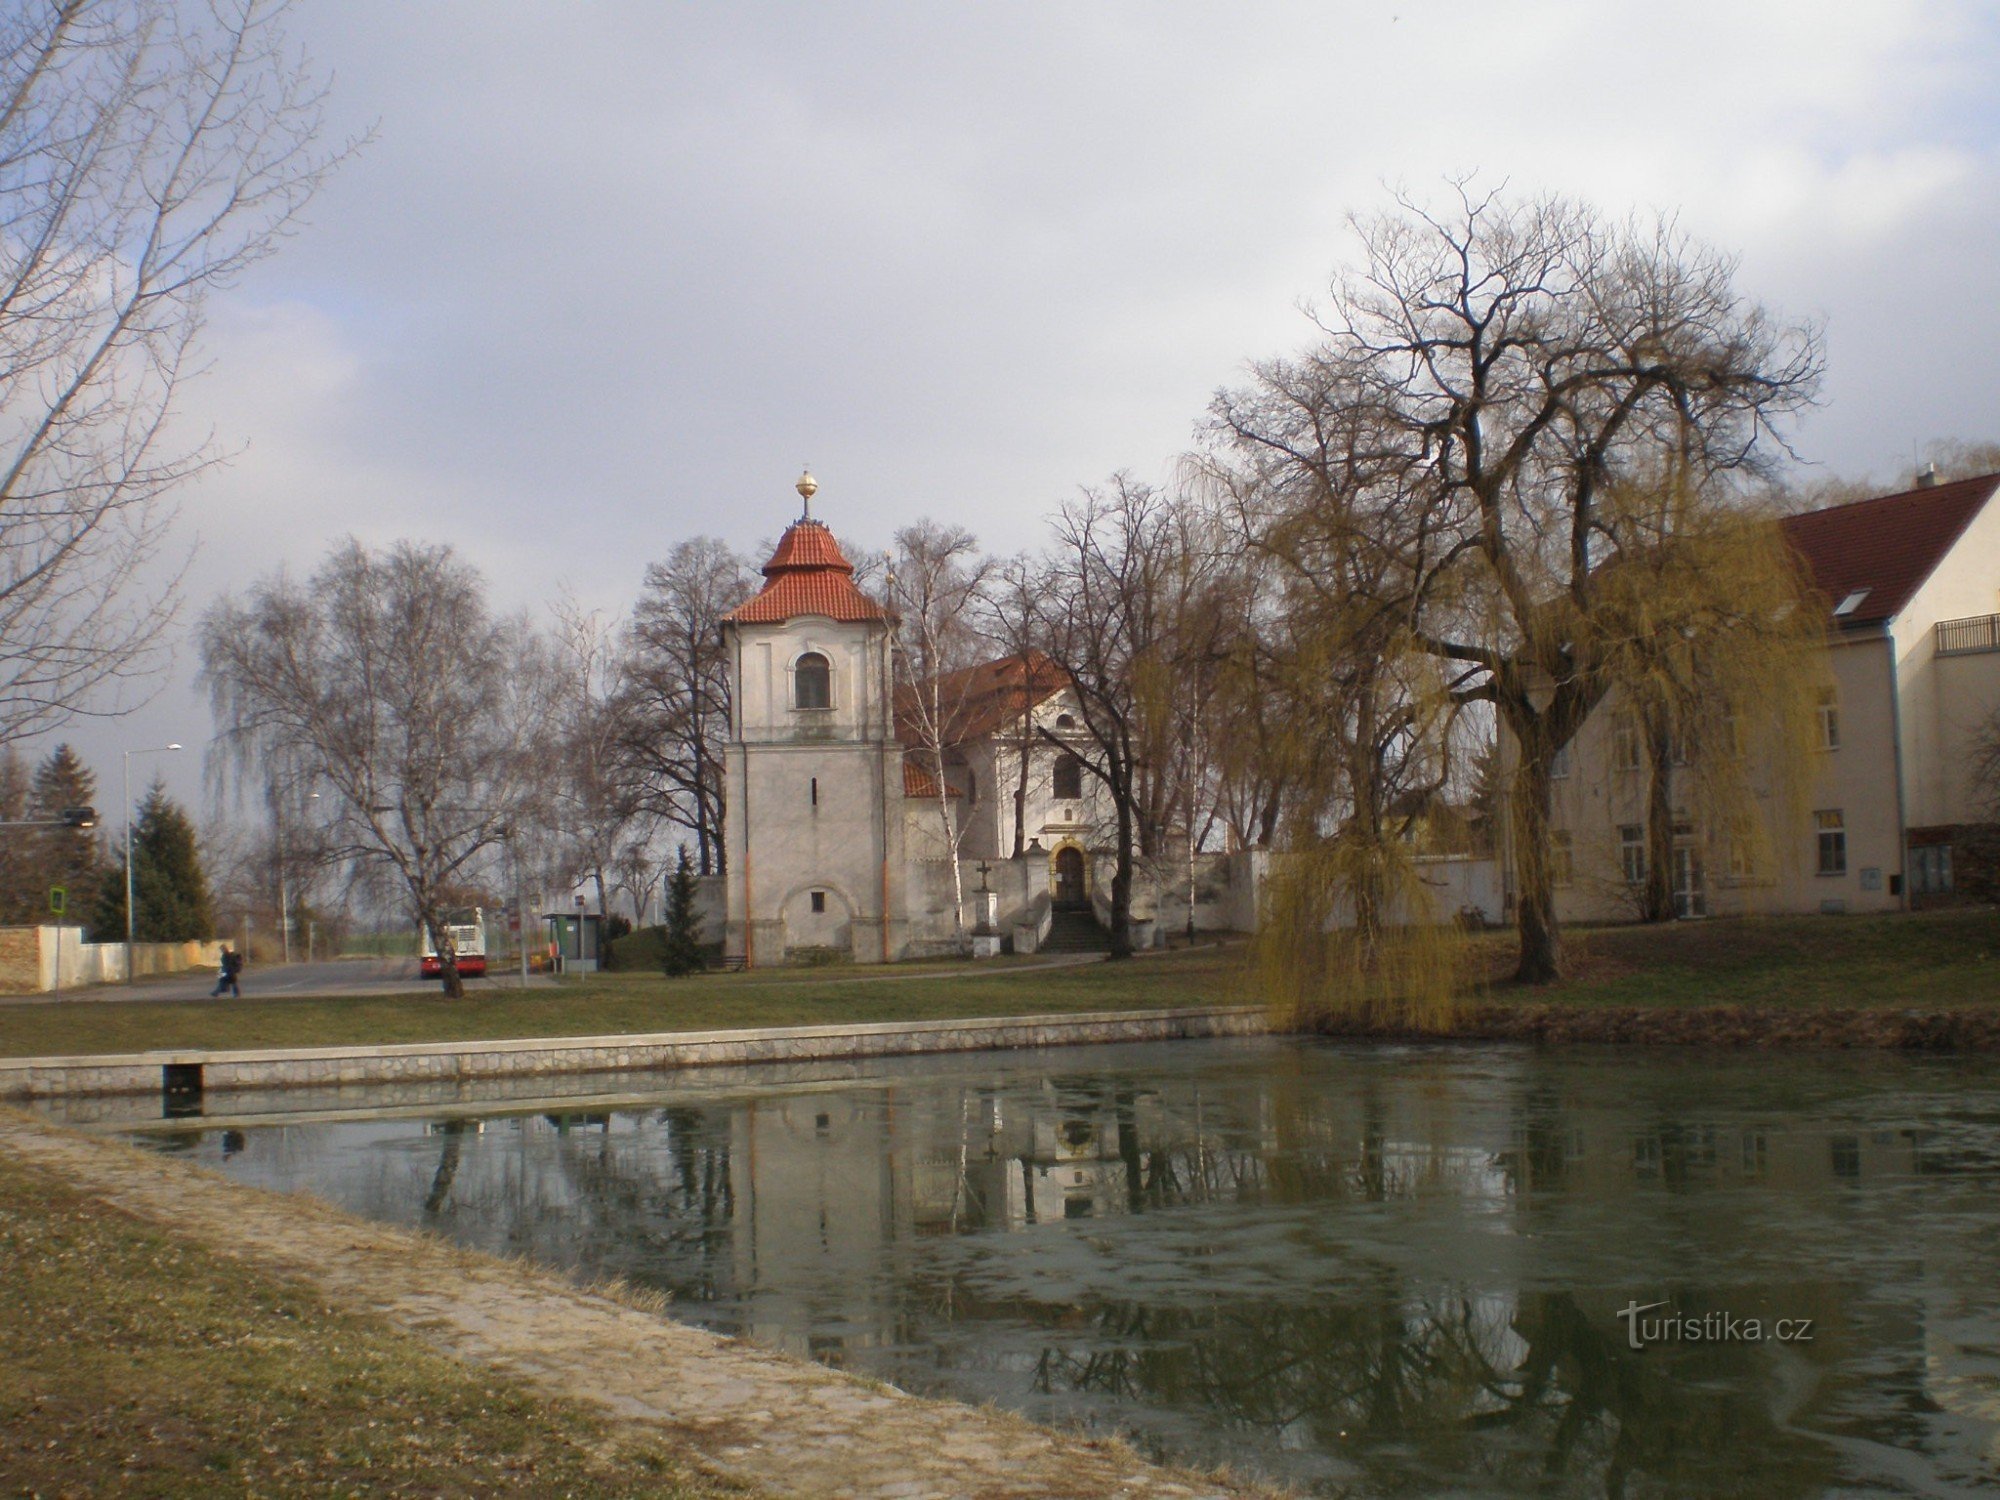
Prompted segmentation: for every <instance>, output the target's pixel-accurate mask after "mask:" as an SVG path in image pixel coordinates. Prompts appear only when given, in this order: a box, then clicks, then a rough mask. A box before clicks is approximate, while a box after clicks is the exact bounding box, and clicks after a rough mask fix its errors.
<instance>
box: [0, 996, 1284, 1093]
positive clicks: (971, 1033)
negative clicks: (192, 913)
mask: <svg viewBox="0 0 2000 1500" xmlns="http://www.w3.org/2000/svg"><path fill="white" fill-rule="evenodd" d="M1267 1030H1268V1019H1267V1016H1266V1013H1265V1011H1264V1010H1263V1009H1262V1008H1261V1007H1259V1006H1200V1007H1194V1008H1189V1009H1177V1010H1141V1011H1090V1012H1085V1013H1080V1014H1077V1015H1065V1016H1011V1017H1004V1018H1000V1019H987V1020H969V1021H909V1022H886V1023H881V1024H875V1025H867V1026H783V1027H768V1028H763V1029H759V1030H754V1031H707V1032H675V1033H666V1034H653V1035H645V1036H607V1037H557V1038H533V1039H528V1040H520V1041H499V1042H450V1043H421V1044H408V1045H399V1046H384V1047H317V1048H297V1049H286V1050H271V1051H255V1052H222V1051H213V1052H203V1051H173V1052H164V1051H163V1052H146V1053H139V1054H132V1055H125V1056H105V1057H67V1058H60V1057H43V1058H8V1059H0V1100H8V1101H25V1100H47V1099H67V1098H77V1097H87V1096H97V1095H143V1096H151V1097H152V1098H155V1099H158V1098H161V1097H162V1096H163V1094H164V1093H165V1090H166V1086H167V1081H168V1080H167V1072H168V1070H169V1069H174V1070H177V1073H178V1077H179V1081H180V1082H181V1083H182V1084H185V1083H187V1082H188V1081H189V1080H190V1078H191V1077H192V1076H193V1075H192V1074H191V1073H190V1070H199V1072H198V1076H199V1084H200V1088H199V1097H200V1099H201V1100H202V1101H203V1102H202V1106H201V1108H200V1109H199V1110H198V1111H195V1112H200V1113H211V1114H212V1113H218V1112H220V1109H219V1108H216V1107H211V1102H212V1101H213V1102H216V1103H218V1104H220V1103H221V1102H223V1101H227V1100H229V1099H232V1098H236V1097H238V1096H242V1097H248V1096H252V1095H263V1096H267V1097H268V1099H269V1100H270V1101H271V1102H270V1104H269V1107H271V1108H279V1107H282V1108H285V1109H297V1108H301V1107H302V1106H301V1105H300V1103H299V1102H298V1100H297V1099H296V1098H291V1097H281V1096H283V1095H284V1091H292V1090H301V1089H305V1090H314V1089H342V1088H355V1087H361V1086H393V1087H402V1086H411V1087H429V1086H436V1087H439V1088H446V1089H449V1088H455V1087H456V1086H457V1085H458V1084H461V1083H465V1082H468V1081H471V1080H485V1079H514V1080H535V1079H544V1080H546V1079H555V1078H559V1077H563V1076H567V1075H575V1074H614V1073H616V1074H626V1075H636V1074H640V1073H655V1074H658V1073H672V1072H677V1071H679V1070H681V1069H684V1068H704V1067H714V1066H718V1065H740V1064H749V1063H795V1062H816V1061H826V1060H831V1059H841V1058H857V1057H861V1058H866V1057H893V1056H900V1055H910V1054H922V1053H936V1052H973V1051H986V1050H992V1049H998V1048H1010V1047H1058V1046H1077V1045H1083V1044H1097V1043H1109V1042H1152V1041H1172V1040H1179V1039H1183V1038H1188V1037H1217V1036H1261V1035H1263V1034H1264V1033H1265V1032H1266V1031H1267ZM273 1091H277V1092H273ZM155 1117H157V1116H155Z"/></svg>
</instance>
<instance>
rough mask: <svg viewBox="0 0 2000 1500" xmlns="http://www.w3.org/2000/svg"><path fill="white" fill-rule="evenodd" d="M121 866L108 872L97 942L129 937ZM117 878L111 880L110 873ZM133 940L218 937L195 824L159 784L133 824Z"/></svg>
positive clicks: (99, 903)
mask: <svg viewBox="0 0 2000 1500" xmlns="http://www.w3.org/2000/svg"><path fill="white" fill-rule="evenodd" d="M118 865H119V867H118V868H116V869H114V870H113V871H107V872H106V873H107V878H106V879H105V881H104V883H103V887H102V890H101V893H100V894H99V897H98V901H97V909H96V913H95V915H94V917H93V919H92V928H93V933H94V936H95V937H96V939H97V941H99V942H119V941H122V940H123V939H124V936H125V882H124V879H123V874H124V871H123V869H122V865H123V861H122V860H120V861H119V862H118ZM113 873H115V874H117V875H118V876H119V878H118V879H115V880H114V879H111V878H109V876H110V875H111V874H113ZM132 889H133V896H134V907H135V911H136V914H135V918H134V921H133V924H132V935H133V937H134V938H135V939H137V940H138V941H139V942H142V943H180V942H188V941H190V940H194V939H199V938H209V937H213V936H214V935H215V908H214V903H213V901H212V900H211V899H210V896H209V890H208V876H207V874H206V873H205V872H204V871H203V870H202V867H201V852H200V850H199V848H198V847H197V844H196V840H195V833H194V825H193V824H192V823H191V822H189V821H188V816H187V814H186V813H185V812H184V811H182V809H181V806H180V804H179V803H177V802H175V801H174V800H173V798H171V797H169V796H168V795H167V789H166V787H165V785H164V784H163V783H161V782H159V781H157V780H156V781H155V782H154V783H153V784H152V786H151V787H149V788H148V789H147V791H146V800H145V801H144V802H142V803H141V804H140V805H139V816H138V820H137V821H136V822H135V823H134V824H133V825H132Z"/></svg>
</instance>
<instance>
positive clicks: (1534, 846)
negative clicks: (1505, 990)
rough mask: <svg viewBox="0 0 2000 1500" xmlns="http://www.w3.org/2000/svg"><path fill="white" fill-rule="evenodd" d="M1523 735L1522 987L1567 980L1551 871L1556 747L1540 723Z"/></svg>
mask: <svg viewBox="0 0 2000 1500" xmlns="http://www.w3.org/2000/svg"><path fill="white" fill-rule="evenodd" d="M1530 722H1531V725H1532V727H1530V728H1529V730H1528V732H1527V733H1525V734H1522V733H1520V732H1519V731H1518V728H1517V732H1516V739H1517V740H1518V741H1519V743H1520V746H1521V763H1520V765H1519V766H1518V767H1516V769H1515V772H1514V795H1513V798H1512V799H1511V800H1512V803H1513V812H1514V871H1515V878H1516V879H1517V880H1518V881H1519V882H1520V890H1519V891H1518V892H1517V893H1516V896H1515V903H1514V916H1515V926H1516V929H1517V930H1518V932H1519V934H1520V938H1521V956H1520V962H1519V964H1518V965H1517V966H1516V968H1515V970H1514V978H1515V979H1516V981H1518V982H1519V983H1522V984H1551V983H1553V982H1554V981H1556V980H1558V979H1560V978H1562V930H1561V928H1560V927H1559V926H1558V925H1557V923H1556V902H1555V871H1554V870H1553V869H1552V868H1551V866H1550V857H1551V851H1552V849H1553V840H1552V839H1551V838H1550V836H1549V822H1550V792H1551V790H1552V786H1553V783H1552V781H1551V778H1550V776H1549V771H1550V767H1551V763H1552V762H1553V761H1554V759H1555V748H1554V746H1553V745H1552V744H1551V743H1550V742H1549V736H1548V733H1547V731H1546V729H1544V728H1543V727H1542V726H1541V724H1540V723H1539V722H1534V721H1530Z"/></svg>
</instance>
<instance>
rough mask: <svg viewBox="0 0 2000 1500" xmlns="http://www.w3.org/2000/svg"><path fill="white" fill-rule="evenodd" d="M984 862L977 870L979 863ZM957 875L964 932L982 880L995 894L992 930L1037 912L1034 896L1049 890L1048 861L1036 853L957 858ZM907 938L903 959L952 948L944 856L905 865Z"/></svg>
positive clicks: (974, 915) (972, 919)
mask: <svg viewBox="0 0 2000 1500" xmlns="http://www.w3.org/2000/svg"><path fill="white" fill-rule="evenodd" d="M981 864H984V865H985V866H986V869H985V872H984V874H983V875H982V873H981V871H980V868H979V867H980V865H981ZM958 868H959V878H960V879H961V880H962V881H963V883H964V888H965V925H966V930H967V931H968V932H969V931H970V930H971V929H972V927H973V926H974V925H975V924H976V923H977V922H978V920H979V902H978V893H979V886H980V882H981V880H982V879H983V880H984V882H985V884H986V887H987V889H989V890H991V891H992V892H993V893H994V902H993V906H994V916H993V926H994V929H995V930H996V931H998V932H1001V933H1011V932H1012V931H1013V929H1014V928H1015V927H1016V926H1018V925H1020V924H1022V923H1026V922H1034V921H1035V920H1036V916H1037V898H1039V897H1045V896H1047V895H1048V890H1049V864H1048V860H1047V858H1046V857H1044V856H1042V855H1040V854H1033V855H1028V854H1024V855H1022V856H1021V857H1020V858H1019V859H990V860H977V859H962V860H960V861H959V862H958ZM909 901H910V941H909V946H908V948H907V949H906V950H905V952H904V955H903V956H904V957H906V958H924V957H930V956H933V955H937V954H943V953H948V952H955V951H957V942H956V932H957V929H956V927H955V926H954V924H953V922H952V912H951V908H952V883H951V864H950V862H949V861H948V860H942V859H926V860H916V861H913V862H912V863H911V865H910V884H909Z"/></svg>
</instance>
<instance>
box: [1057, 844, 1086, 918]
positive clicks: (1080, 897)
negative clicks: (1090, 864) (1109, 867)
mask: <svg viewBox="0 0 2000 1500" xmlns="http://www.w3.org/2000/svg"><path fill="white" fill-rule="evenodd" d="M1049 899H1050V900H1051V901H1052V902H1053V903H1054V904H1055V905H1057V906H1085V905H1088V904H1089V897H1088V896H1087V895H1086V893H1085V891H1084V888H1083V851H1082V850H1081V849H1079V848H1077V847H1076V845H1074V844H1065V845H1063V846H1062V848H1060V849H1058V850H1056V888H1055V890H1054V891H1053V892H1052V893H1051V894H1050V898H1049Z"/></svg>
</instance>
